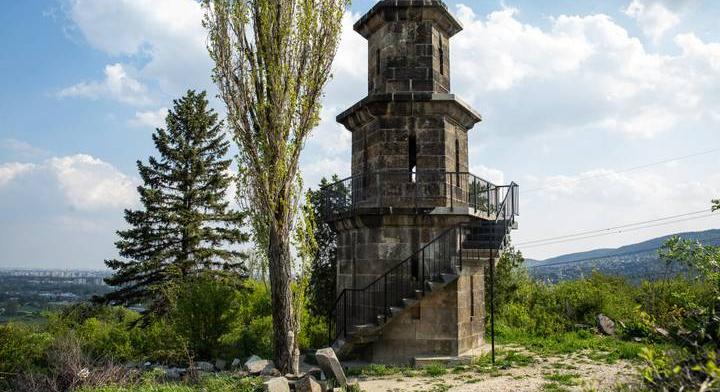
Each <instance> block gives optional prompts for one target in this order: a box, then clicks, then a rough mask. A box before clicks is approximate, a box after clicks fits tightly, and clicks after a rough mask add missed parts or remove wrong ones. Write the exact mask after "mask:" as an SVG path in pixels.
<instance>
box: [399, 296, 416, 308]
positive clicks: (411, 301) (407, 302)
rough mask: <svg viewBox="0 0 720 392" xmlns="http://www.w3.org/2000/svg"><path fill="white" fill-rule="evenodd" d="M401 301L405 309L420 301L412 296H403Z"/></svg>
mask: <svg viewBox="0 0 720 392" xmlns="http://www.w3.org/2000/svg"><path fill="white" fill-rule="evenodd" d="M402 302H403V306H405V308H406V309H407V308H411V307H413V306H415V305H417V304H418V303H419V302H420V301H419V300H417V299H412V298H403V300H402Z"/></svg>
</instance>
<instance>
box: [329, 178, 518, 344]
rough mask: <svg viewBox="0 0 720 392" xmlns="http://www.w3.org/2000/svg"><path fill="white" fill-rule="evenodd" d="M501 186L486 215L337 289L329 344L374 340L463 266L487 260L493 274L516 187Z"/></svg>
mask: <svg viewBox="0 0 720 392" xmlns="http://www.w3.org/2000/svg"><path fill="white" fill-rule="evenodd" d="M506 188H507V189H506V192H503V193H504V194H503V198H502V199H501V202H499V203H497V204H496V205H495V206H496V208H494V209H493V211H491V213H490V214H489V215H490V219H488V220H485V219H483V220H477V221H475V222H471V223H461V224H458V225H456V226H453V227H451V228H449V229H447V230H446V231H444V232H443V233H441V234H440V235H439V236H438V237H436V238H435V239H434V240H432V241H430V242H429V243H428V244H426V245H425V246H423V247H422V248H420V249H418V250H417V251H416V252H415V253H413V254H412V255H411V256H410V257H408V258H407V259H405V260H403V261H402V262H400V263H399V264H397V265H395V266H394V267H392V268H391V269H390V270H388V271H387V272H385V273H384V274H383V275H381V276H380V277H378V278H377V279H375V280H374V281H373V282H371V283H370V284H368V285H367V286H366V287H364V288H360V289H345V290H343V291H342V293H340V295H339V296H338V297H337V300H336V301H335V304H334V306H333V307H332V308H331V310H330V314H329V317H328V323H329V325H328V334H329V336H328V338H329V343H330V344H331V345H332V347H333V348H334V349H335V350H336V352H337V353H338V355H343V354H347V353H349V352H351V351H352V350H353V349H354V348H355V347H357V346H359V345H364V344H368V343H371V342H373V341H375V340H377V339H378V337H379V336H380V334H381V332H382V329H383V327H384V326H385V325H386V324H387V323H388V322H390V321H391V320H392V319H393V318H395V317H397V316H399V315H400V314H402V313H403V312H406V311H408V310H409V309H411V308H413V307H415V306H417V305H418V304H419V303H420V301H422V300H423V298H424V297H425V296H427V295H428V294H430V293H432V292H435V291H438V290H442V289H443V288H444V287H445V286H447V285H448V284H450V283H452V282H454V281H455V280H457V279H458V277H459V275H460V273H461V272H462V269H463V264H466V265H467V263H487V264H488V265H489V266H490V267H491V275H493V272H492V271H493V270H494V264H495V262H496V261H497V257H498V255H499V252H500V251H501V250H502V249H503V247H504V246H505V244H506V241H507V238H508V234H509V232H510V230H512V229H513V228H514V227H515V216H516V215H517V213H518V186H517V184H515V183H512V184H511V185H509V186H507V187H506ZM491 261H492V262H491ZM492 278H493V277H492V276H491V279H492ZM491 295H492V293H491Z"/></svg>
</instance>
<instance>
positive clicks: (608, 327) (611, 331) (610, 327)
mask: <svg viewBox="0 0 720 392" xmlns="http://www.w3.org/2000/svg"><path fill="white" fill-rule="evenodd" d="M597 323H598V328H600V331H601V332H602V333H604V334H606V335H615V322H614V321H612V320H611V319H610V317H608V316H606V315H604V314H602V313H600V314H598V315H597Z"/></svg>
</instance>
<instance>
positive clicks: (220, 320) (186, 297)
mask: <svg viewBox="0 0 720 392" xmlns="http://www.w3.org/2000/svg"><path fill="white" fill-rule="evenodd" d="M235 285H236V283H235V282H233V281H228V280H227V279H218V277H217V276H214V275H211V274H203V275H199V276H197V277H194V278H189V279H188V280H187V281H186V282H184V284H183V285H182V286H180V288H179V289H178V290H177V292H176V293H174V295H173V299H174V301H173V306H172V310H171V311H170V314H169V320H170V321H171V323H172V325H173V327H174V329H175V332H176V333H177V334H178V335H179V336H180V337H181V338H182V339H183V340H184V341H185V342H186V343H187V347H188V349H189V350H190V352H191V353H192V354H193V355H194V356H195V357H197V358H202V359H211V358H217V357H219V356H221V355H222V354H223V352H222V343H221V341H220V338H221V337H222V336H223V335H225V334H227V333H228V332H230V329H231V326H232V323H233V322H234V320H235V319H236V317H237V316H236V314H237V313H238V307H237V305H238V299H237V296H238V294H239V292H238V290H237V288H236V287H235Z"/></svg>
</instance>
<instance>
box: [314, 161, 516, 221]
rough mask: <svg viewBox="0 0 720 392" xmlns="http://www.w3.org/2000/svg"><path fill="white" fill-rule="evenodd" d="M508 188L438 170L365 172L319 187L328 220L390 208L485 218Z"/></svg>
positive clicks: (500, 200)
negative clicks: (465, 213)
mask: <svg viewBox="0 0 720 392" xmlns="http://www.w3.org/2000/svg"><path fill="white" fill-rule="evenodd" d="M509 187H510V186H509V185H503V186H498V185H495V184H493V183H491V182H489V181H486V180H484V179H482V178H480V177H478V176H476V175H473V174H472V173H468V172H445V171H440V170H424V171H397V170H388V171H380V172H372V173H365V174H360V175H356V176H352V177H349V178H346V179H344V180H341V181H338V182H336V183H333V184H330V185H327V186H325V187H323V188H322V191H323V196H324V198H325V202H324V210H323V218H324V219H325V220H326V221H332V220H335V219H338V218H342V217H344V216H348V215H350V214H353V213H356V212H358V211H363V212H367V213H372V212H378V213H380V212H382V211H385V210H387V209H390V208H404V209H407V208H411V209H432V208H436V207H449V208H456V207H459V208H468V209H469V210H470V211H471V212H473V213H476V214H481V215H484V214H487V215H488V216H489V215H490V214H491V213H492V212H493V211H496V210H497V209H498V206H499V205H500V203H501V202H502V201H503V200H504V199H505V193H507V190H508V189H509Z"/></svg>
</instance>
